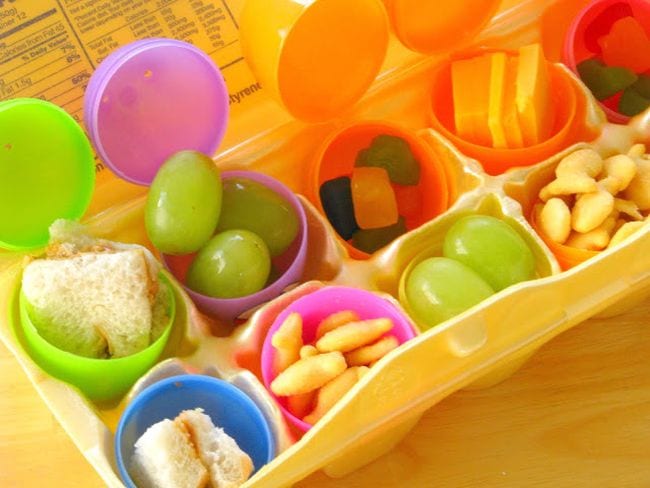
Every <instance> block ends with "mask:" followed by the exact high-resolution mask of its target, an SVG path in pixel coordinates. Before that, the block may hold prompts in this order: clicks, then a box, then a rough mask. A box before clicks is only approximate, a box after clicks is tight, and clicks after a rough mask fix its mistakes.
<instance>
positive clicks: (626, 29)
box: [598, 17, 650, 73]
mask: <svg viewBox="0 0 650 488" xmlns="http://www.w3.org/2000/svg"><path fill="white" fill-rule="evenodd" d="M598 44H599V45H600V48H601V49H602V53H603V60H604V61H605V64H606V65H608V66H622V67H624V68H627V69H629V70H631V71H633V72H635V73H643V72H644V71H647V70H648V69H650V39H648V34H647V33H646V31H645V29H644V28H643V26H642V25H641V24H640V23H639V21H637V20H636V19H635V18H634V17H624V18H622V19H620V20H617V21H616V22H614V25H612V30H611V31H609V34H608V35H606V36H604V37H601V38H600V39H599V40H598Z"/></svg>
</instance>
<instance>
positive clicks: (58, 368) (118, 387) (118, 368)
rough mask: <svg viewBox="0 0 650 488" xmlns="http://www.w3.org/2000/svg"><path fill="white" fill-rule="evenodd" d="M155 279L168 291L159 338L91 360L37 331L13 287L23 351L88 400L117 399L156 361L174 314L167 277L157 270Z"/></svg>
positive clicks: (26, 303) (171, 292) (23, 296)
mask: <svg viewBox="0 0 650 488" xmlns="http://www.w3.org/2000/svg"><path fill="white" fill-rule="evenodd" d="M159 279H160V284H161V286H165V287H167V289H168V291H169V293H168V294H167V295H168V297H169V302H168V304H167V307H168V308H167V311H168V314H169V322H168V323H167V325H166V326H165V329H164V331H163V333H162V334H161V335H160V337H158V339H156V340H155V341H154V342H153V343H152V344H150V345H149V347H147V348H146V349H143V350H142V351H140V352H138V353H136V354H132V355H130V356H125V357H122V358H116V359H94V358H87V357H83V356H77V355H76V354H72V353H69V352H67V351H63V350H62V349H59V348H58V347H55V346H53V345H52V344H50V343H49V342H48V341H47V340H45V339H44V338H43V337H42V336H41V335H40V334H39V333H38V330H37V329H36V327H35V325H34V323H33V322H32V320H31V318H30V312H29V311H30V308H31V305H30V304H29V302H28V301H27V299H26V298H25V295H24V293H23V292H22V288H19V287H16V289H15V292H14V293H20V296H19V309H20V324H14V326H16V325H18V327H16V328H20V330H22V332H23V333H24V337H25V347H26V350H27V352H28V353H29V355H30V356H31V357H32V359H33V360H34V362H36V364H38V365H39V366H40V367H41V368H43V370H45V372H47V373H48V374H50V375H51V376H54V377H55V378H58V379H60V380H63V381H66V382H68V383H70V384H72V385H74V386H76V387H77V388H79V389H80V390H81V391H82V393H84V394H85V395H86V396H87V397H88V398H89V399H90V400H93V401H95V402H111V401H113V400H116V399H119V398H121V397H122V396H123V395H124V394H125V393H126V392H127V391H128V390H129V389H130V388H131V386H133V384H134V383H135V382H136V381H137V380H138V379H139V378H140V377H141V376H143V375H144V374H145V373H146V372H147V371H148V370H149V369H150V368H151V367H152V366H153V365H154V364H155V363H156V361H157V360H158V357H159V356H160V354H161V353H162V352H163V350H164V349H165V345H166V344H167V340H168V339H169V336H170V333H171V330H172V324H173V323H174V319H175V316H176V301H175V298H174V293H173V289H172V284H171V283H170V281H169V279H168V278H167V276H165V275H164V274H162V273H161V274H160V275H159Z"/></svg>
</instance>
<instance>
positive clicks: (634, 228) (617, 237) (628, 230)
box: [607, 222, 648, 249]
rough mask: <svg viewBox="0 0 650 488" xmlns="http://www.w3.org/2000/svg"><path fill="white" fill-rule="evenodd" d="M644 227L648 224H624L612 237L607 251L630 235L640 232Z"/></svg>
mask: <svg viewBox="0 0 650 488" xmlns="http://www.w3.org/2000/svg"><path fill="white" fill-rule="evenodd" d="M646 225H648V222H626V223H625V224H623V225H622V226H621V228H620V229H618V230H617V231H616V233H615V234H614V235H613V236H612V239H611V240H610V241H609V244H608V245H607V248H608V249H609V248H610V247H614V246H617V245H618V244H620V243H621V242H623V241H624V240H625V239H627V238H628V237H630V236H631V235H633V234H635V233H636V232H638V231H640V230H641V229H642V228H643V227H644V226H646Z"/></svg>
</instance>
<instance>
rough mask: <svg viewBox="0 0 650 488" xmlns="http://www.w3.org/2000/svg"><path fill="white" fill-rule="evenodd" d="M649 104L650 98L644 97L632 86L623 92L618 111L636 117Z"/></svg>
mask: <svg viewBox="0 0 650 488" xmlns="http://www.w3.org/2000/svg"><path fill="white" fill-rule="evenodd" d="M649 106H650V99H648V98H646V97H644V96H643V95H641V94H640V93H639V92H637V91H636V90H635V89H634V88H632V87H630V88H628V89H627V90H625V91H624V92H623V96H622V97H621V100H620V101H619V102H618V111H619V113H621V114H623V115H627V116H628V117H634V116H635V115H638V114H640V113H641V112H643V111H644V110H645V109H646V108H648V107H649Z"/></svg>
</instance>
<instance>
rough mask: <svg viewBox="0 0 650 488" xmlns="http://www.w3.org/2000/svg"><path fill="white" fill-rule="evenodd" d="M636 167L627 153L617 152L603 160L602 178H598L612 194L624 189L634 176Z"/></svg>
mask: <svg viewBox="0 0 650 488" xmlns="http://www.w3.org/2000/svg"><path fill="white" fill-rule="evenodd" d="M636 172H637V168H636V163H635V162H634V160H633V159H632V158H631V157H630V156H628V155H627V154H617V155H615V156H612V157H609V158H607V159H606V160H605V162H604V166H603V173H602V174H603V176H604V178H603V179H601V180H600V182H602V183H603V184H605V188H606V189H607V191H608V192H610V193H611V194H612V195H616V194H617V193H618V192H620V191H623V190H625V189H626V188H627V187H628V185H629V184H630V182H631V181H632V180H633V179H634V177H635V176H636Z"/></svg>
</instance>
